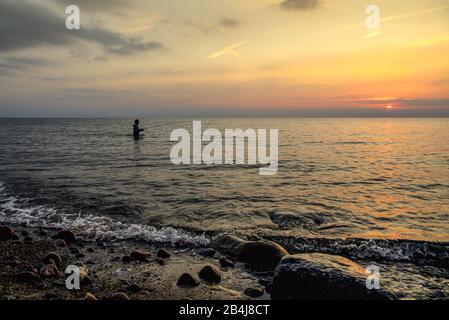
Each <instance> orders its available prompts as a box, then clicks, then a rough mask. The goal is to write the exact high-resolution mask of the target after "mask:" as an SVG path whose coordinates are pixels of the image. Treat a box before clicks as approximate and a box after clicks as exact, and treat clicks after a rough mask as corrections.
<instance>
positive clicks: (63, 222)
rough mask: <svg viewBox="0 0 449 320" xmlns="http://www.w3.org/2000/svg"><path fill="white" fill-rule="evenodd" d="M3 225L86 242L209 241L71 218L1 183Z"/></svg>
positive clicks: (160, 230)
mask: <svg viewBox="0 0 449 320" xmlns="http://www.w3.org/2000/svg"><path fill="white" fill-rule="evenodd" d="M0 223H7V224H11V225H22V226H27V227H33V228H46V229H70V230H73V231H74V232H75V233H76V234H77V236H79V237H80V238H81V239H83V240H85V241H123V240H138V241H146V242H149V243H158V244H170V245H173V246H175V245H181V246H196V247H203V246H207V245H208V244H209V239H208V238H207V237H206V236H205V235H204V234H203V235H194V234H191V233H188V232H187V231H184V230H178V229H175V228H171V227H164V228H155V227H153V226H148V225H142V224H132V223H123V222H120V221H117V220H114V219H112V218H109V217H105V216H95V215H92V214H86V215H83V214H82V213H81V212H80V213H78V214H70V213H65V212H61V211H58V210H55V209H53V208H48V207H44V206H33V205H29V204H28V200H27V199H19V198H16V197H14V196H11V195H8V194H7V193H6V188H5V185H4V184H3V183H2V182H0Z"/></svg>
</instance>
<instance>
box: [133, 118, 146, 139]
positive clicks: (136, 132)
mask: <svg viewBox="0 0 449 320" xmlns="http://www.w3.org/2000/svg"><path fill="white" fill-rule="evenodd" d="M139 123H140V121H139V119H136V120H135V121H134V124H133V136H134V139H136V140H139V139H140V137H141V135H140V133H141V132H142V131H144V129H140V128H139Z"/></svg>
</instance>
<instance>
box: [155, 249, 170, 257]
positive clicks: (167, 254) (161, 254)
mask: <svg viewBox="0 0 449 320" xmlns="http://www.w3.org/2000/svg"><path fill="white" fill-rule="evenodd" d="M157 256H158V257H159V258H162V259H167V258H170V257H171V254H170V252H168V251H167V250H165V249H161V250H159V251H158V253H157Z"/></svg>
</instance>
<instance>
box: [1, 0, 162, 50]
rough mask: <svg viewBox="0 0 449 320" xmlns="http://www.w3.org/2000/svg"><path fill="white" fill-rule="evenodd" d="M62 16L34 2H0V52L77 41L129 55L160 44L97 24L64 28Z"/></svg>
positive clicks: (97, 3) (16, 0)
mask: <svg viewBox="0 0 449 320" xmlns="http://www.w3.org/2000/svg"><path fill="white" fill-rule="evenodd" d="M58 2H61V3H62V2H64V1H62V0H61V1H58ZM74 2H86V3H91V2H92V3H94V2H95V3H96V4H95V5H94V6H93V7H91V8H98V7H99V6H101V5H102V4H104V3H106V1H98V0H97V1H87V0H86V1H80V0H78V1H74ZM109 2H111V3H115V4H116V5H118V4H119V1H118V0H115V1H114V0H113V1H107V3H109ZM92 5H93V4H90V6H92ZM65 19H66V16H65V15H63V14H61V15H60V16H59V15H56V14H55V13H53V12H51V11H50V10H49V9H48V8H45V7H43V6H40V5H38V4H35V3H27V2H25V1H23V0H13V1H11V0H4V1H2V2H0V53H3V52H12V51H15V50H21V49H30V48H36V47H45V46H70V45H73V44H76V43H79V42H80V41H88V42H92V43H96V44H98V45H100V46H101V47H102V48H103V49H104V51H105V52H106V53H111V54H117V55H129V54H134V53H138V52H145V51H150V50H156V49H161V48H163V47H164V45H163V44H162V43H161V42H156V41H150V42H146V41H143V40H141V39H138V38H127V37H125V36H123V35H121V34H119V33H116V32H112V31H108V30H104V29H101V28H86V27H81V30H73V31H69V30H67V29H66V28H65Z"/></svg>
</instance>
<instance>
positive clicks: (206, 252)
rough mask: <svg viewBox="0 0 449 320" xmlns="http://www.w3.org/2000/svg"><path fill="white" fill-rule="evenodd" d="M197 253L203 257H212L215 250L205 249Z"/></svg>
mask: <svg viewBox="0 0 449 320" xmlns="http://www.w3.org/2000/svg"><path fill="white" fill-rule="evenodd" d="M198 253H199V254H200V255H202V256H203V257H213V256H214V255H215V250H214V249H212V248H205V249H200V250H198Z"/></svg>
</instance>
